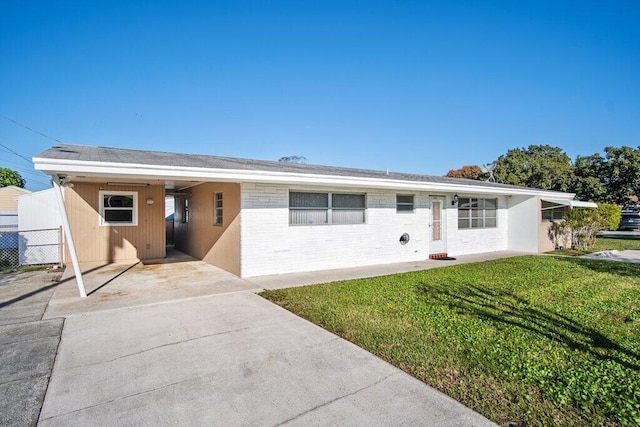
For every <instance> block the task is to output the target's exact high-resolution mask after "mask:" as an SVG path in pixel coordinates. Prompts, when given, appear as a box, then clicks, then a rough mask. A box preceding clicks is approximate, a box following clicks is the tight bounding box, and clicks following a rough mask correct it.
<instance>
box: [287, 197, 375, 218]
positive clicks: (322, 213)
mask: <svg viewBox="0 0 640 427" xmlns="http://www.w3.org/2000/svg"><path fill="white" fill-rule="evenodd" d="M365 211H366V197H365V195H364V194H349V193H309V192H301V191H291V192H289V224H290V225H319V224H364V223H365Z"/></svg>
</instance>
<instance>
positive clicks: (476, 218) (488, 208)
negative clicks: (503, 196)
mask: <svg viewBox="0 0 640 427" xmlns="http://www.w3.org/2000/svg"><path fill="white" fill-rule="evenodd" d="M497 208H498V199H474V198H470V197H460V198H459V199H458V228H491V227H496V226H497V221H496V218H497V216H496V213H497Z"/></svg>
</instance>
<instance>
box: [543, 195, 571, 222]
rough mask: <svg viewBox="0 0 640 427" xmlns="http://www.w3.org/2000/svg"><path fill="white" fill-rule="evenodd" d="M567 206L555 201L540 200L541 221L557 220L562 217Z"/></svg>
mask: <svg viewBox="0 0 640 427" xmlns="http://www.w3.org/2000/svg"><path fill="white" fill-rule="evenodd" d="M567 209H568V208H567V207H566V206H564V205H559V204H557V203H551V202H546V201H544V200H543V201H542V221H545V222H549V221H558V220H561V219H562V218H564V215H565V213H567Z"/></svg>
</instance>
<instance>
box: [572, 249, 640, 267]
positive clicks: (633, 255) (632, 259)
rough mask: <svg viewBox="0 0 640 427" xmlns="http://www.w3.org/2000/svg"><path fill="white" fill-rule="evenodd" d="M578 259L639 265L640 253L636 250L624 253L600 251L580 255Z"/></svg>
mask: <svg viewBox="0 0 640 427" xmlns="http://www.w3.org/2000/svg"><path fill="white" fill-rule="evenodd" d="M580 258H587V259H597V260H602V261H618V262H629V263H632V264H640V251H637V250H625V251H616V250H613V251H601V252H594V253H592V254H588V255H582V256H581V257H580Z"/></svg>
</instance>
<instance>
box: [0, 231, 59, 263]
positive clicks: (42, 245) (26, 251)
mask: <svg viewBox="0 0 640 427" xmlns="http://www.w3.org/2000/svg"><path fill="white" fill-rule="evenodd" d="M62 236H63V235H62V228H61V227H59V228H47V229H40V230H18V229H17V227H0V270H5V269H14V268H17V267H19V266H22V265H37V264H60V265H62V264H63V263H64V240H63V237H62Z"/></svg>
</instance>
